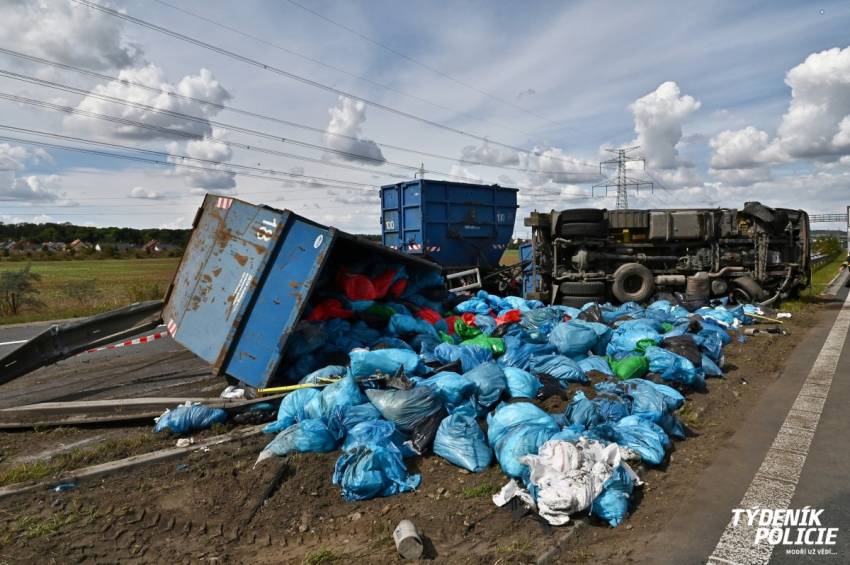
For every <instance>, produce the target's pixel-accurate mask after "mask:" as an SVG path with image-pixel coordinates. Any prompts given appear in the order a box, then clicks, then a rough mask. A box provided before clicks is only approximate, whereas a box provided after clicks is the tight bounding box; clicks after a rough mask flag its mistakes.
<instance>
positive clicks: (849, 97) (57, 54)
mask: <svg viewBox="0 0 850 565" xmlns="http://www.w3.org/2000/svg"><path fill="white" fill-rule="evenodd" d="M93 1H95V2H97V3H100V4H104V5H107V6H110V7H113V8H116V9H119V10H122V11H124V12H125V13H127V14H129V15H131V16H135V17H138V18H141V19H144V20H146V21H149V22H152V23H154V24H158V25H161V26H164V27H167V28H169V29H173V30H175V31H179V32H180V33H183V34H186V35H190V36H193V37H197V38H198V39H201V40H203V41H206V42H209V43H212V44H215V45H216V46H219V47H222V48H224V49H228V50H231V51H234V52H236V53H239V54H241V55H244V56H247V57H251V58H254V59H257V60H260V61H262V62H265V63H268V64H272V65H274V66H276V67H279V68H282V69H285V70H286V71H288V72H291V73H295V74H298V75H300V76H303V77H306V78H308V79H310V80H314V81H317V82H321V83H323V84H326V85H330V86H333V87H335V88H338V89H340V90H343V91H346V92H349V93H352V94H354V95H356V96H360V97H363V98H366V99H369V100H370V101H373V102H375V103H376V104H380V105H384V106H388V107H392V108H394V109H397V110H400V111H403V112H406V113H408V114H413V115H415V116H418V117H422V118H425V119H427V120H432V121H434V122H439V123H441V124H445V125H447V126H450V127H451V128H454V129H458V130H463V131H468V132H472V133H474V134H476V135H477V136H480V137H486V138H488V139H490V140H492V141H493V142H499V143H503V144H505V145H507V146H511V147H515V148H522V149H525V150H529V151H530V150H533V149H534V150H535V151H536V153H534V154H532V155H529V154H528V153H525V152H519V151H515V150H512V149H508V148H506V147H504V146H498V145H493V144H492V143H491V144H489V145H488V144H485V143H483V142H482V141H481V140H480V139H475V138H470V137H464V136H462V135H458V134H457V133H454V132H450V131H446V130H444V129H440V128H437V127H432V126H429V125H426V124H424V123H422V122H420V121H416V120H412V119H409V118H405V117H402V116H399V115H397V114H394V113H391V112H387V111H385V110H382V109H380V108H378V107H377V106H375V105H368V104H367V105H359V104H357V103H355V102H354V101H351V100H342V99H340V98H339V97H338V96H337V95H335V94H333V93H330V92H327V91H325V90H321V89H317V88H314V87H311V86H308V85H305V84H302V83H299V82H296V81H292V80H290V79H287V78H285V77H281V76H278V75H276V74H273V73H270V72H266V71H263V70H262V69H258V68H256V67H253V66H250V65H246V64H244V63H242V62H239V61H235V60H233V59H231V58H227V57H224V56H222V55H220V54H217V53H213V52H211V51H209V50H206V49H203V48H201V47H198V46H195V45H190V44H187V43H185V42H181V41H179V40H177V39H174V38H170V37H165V36H163V35H161V34H158V33H156V32H154V31H151V30H147V29H144V28H141V27H139V26H137V25H134V24H132V23H129V22H125V21H122V20H120V19H118V18H115V17H113V16H110V15H108V14H103V13H100V12H97V11H95V10H93V9H92V8H89V7H86V6H83V5H80V4H78V3H74V2H72V1H71V0H15V1H13V2H7V3H4V4H3V5H2V6H0V19H2V20H3V21H4V22H8V25H4V26H3V29H2V30H0V47H3V48H6V49H12V50H15V51H19V52H22V53H25V54H28V55H35V56H38V57H42V58H45V59H49V60H53V61H58V62H60V63H66V64H70V65H74V66H76V67H80V68H84V69H88V70H92V71H96V72H98V73H101V74H105V75H109V76H118V74H119V73H121V75H122V77H124V78H126V79H129V80H131V81H133V82H136V83H142V84H147V85H149V86H153V87H157V88H159V87H160V86H163V87H165V88H166V89H173V88H176V89H178V91H179V92H182V93H184V94H185V93H188V95H190V96H192V97H194V98H199V99H204V100H211V101H214V102H216V103H222V104H225V105H228V106H232V107H236V108H242V109H246V110H250V111H252V112H256V113H260V114H263V115H268V116H273V117H275V118H279V119H283V120H288V121H292V122H298V123H299V124H303V125H306V126H310V127H313V128H318V129H320V130H328V131H330V132H331V135H322V134H319V133H315V132H309V131H305V130H303V129H298V128H291V127H288V126H284V125H282V124H280V123H275V122H270V121H268V120H264V119H258V118H251V117H247V116H245V115H243V114H239V113H235V112H233V111H230V110H228V109H224V110H221V111H219V110H216V109H211V108H210V107H209V106H204V105H202V104H197V103H193V102H187V101H185V100H184V101H182V102H180V101H179V100H176V99H174V98H169V97H168V96H166V95H156V94H154V93H152V92H150V91H149V90H144V89H139V88H135V87H133V86H127V85H123V86H122V85H120V84H117V83H110V82H109V81H107V80H102V79H93V78H91V77H86V76H82V75H80V74H78V73H74V72H67V71H59V70H56V69H55V68H51V67H49V66H45V65H43V64H37V63H32V62H24V61H22V60H21V59H19V58H16V57H13V56H9V55H4V54H0V69H2V70H4V71H12V72H16V73H21V74H24V75H29V76H34V77H37V78H40V79H43V80H50V81H53V82H57V83H61V84H65V85H71V86H73V87H76V88H79V89H83V90H84V91H93V92H94V93H100V94H105V95H108V96H113V97H117V98H120V99H128V100H135V101H136V102H138V103H142V104H146V105H149V106H156V107H158V108H164V109H170V110H172V111H178V112H182V113H185V114H191V115H198V116H206V117H209V118H210V119H212V120H214V121H218V122H223V123H225V124H228V125H237V126H240V127H243V128H251V129H256V130H262V131H265V132H269V133H274V134H275V135H279V136H281V137H286V138H291V139H295V140H300V141H304V142H308V143H310V144H313V145H317V146H321V147H325V148H328V149H331V150H335V151H337V153H331V152H327V151H321V150H317V149H307V148H304V147H291V146H290V144H286V143H281V142H275V141H273V140H267V139H258V138H256V137H255V136H252V135H248V134H245V133H240V132H236V131H227V130H226V128H220V127H215V126H214V125H212V124H208V123H198V122H197V121H194V122H192V121H185V120H184V121H181V120H180V119H179V117H171V118H168V117H163V115H162V114H161V113H160V114H157V113H155V112H145V111H142V110H139V109H138V108H137V109H133V108H128V107H127V106H126V105H121V104H116V103H114V102H108V101H104V100H102V99H97V98H94V97H93V96H91V95H90V96H81V95H78V94H72V93H68V92H64V91H58V90H55V89H51V88H47V87H45V86H38V85H33V84H27V83H22V82H20V81H16V80H12V79H10V78H4V77H0V92H2V93H4V94H13V95H17V96H24V97H26V98H31V99H36V100H42V101H49V102H52V103H54V104H60V105H63V106H69V107H73V108H78V109H82V110H87V111H95V112H98V113H101V114H106V115H111V116H122V117H124V118H127V119H132V120H134V121H139V122H142V123H145V124H149V125H154V126H157V127H165V128H169V129H172V128H173V129H179V130H181V131H189V132H190V134H192V135H196V136H200V139H197V140H194V141H192V140H191V139H190V138H186V137H183V136H177V135H169V134H161V133H160V134H157V135H153V134H152V133H151V131H150V130H146V129H144V128H137V127H134V126H125V127H123V128H120V129H119V128H118V127H117V126H116V125H115V124H114V123H110V122H104V121H101V120H96V119H93V118H90V117H84V116H82V117H81V116H67V115H64V114H62V113H57V112H52V111H49V110H45V109H40V108H34V107H32V106H29V105H27V104H20V103H15V102H9V101H6V100H0V124H3V125H13V126H16V127H23V128H29V129H34V130H39V131H47V132H54V133H61V134H63V135H69V136H74V137H79V138H84V139H89V140H100V141H107V142H111V143H118V144H122V145H127V146H133V147H137V148H144V149H148V150H153V151H158V152H166V153H171V154H173V155H189V156H191V157H194V158H199V159H207V160H208V161H223V162H226V163H229V164H237V165H245V166H252V167H262V168H269V169H274V170H277V171H288V172H290V173H292V174H294V175H299V174H304V175H311V176H321V177H326V178H333V179H337V180H339V181H346V182H356V183H363V185H370V186H373V187H375V186H377V185H379V184H382V183H387V182H395V181H396V180H398V179H397V178H396V176H397V175H400V174H401V175H409V174H410V172H409V171H408V170H405V169H401V168H399V167H396V166H395V165H392V164H390V163H384V164H382V165H379V164H376V163H375V161H374V160H372V161H367V160H362V159H353V160H352V159H350V158H349V159H346V158H344V157H342V156H341V155H340V154H339V153H338V152H339V151H343V152H346V153H348V154H349V155H350V154H352V153H354V154H366V155H373V156H374V155H379V156H381V157H383V158H384V159H386V160H387V161H391V162H393V163H403V164H407V165H411V166H418V165H419V164H420V163H422V162H424V164H425V167H426V169H428V170H433V171H437V172H440V173H450V174H452V175H455V176H459V177H464V178H468V179H471V180H480V181H482V182H499V183H501V184H510V185H515V186H518V187H520V190H521V191H520V205H521V210H520V214H519V215H518V217H519V218H520V219H519V221H518V230H519V231H521V230H522V228H521V223H522V222H521V218H522V216H524V215H525V214H526V213H527V212H528V211H530V210H531V209H534V208H539V209H549V208H558V207H572V206H594V207H605V206H613V201H612V200H611V199H600V198H590V196H589V195H590V185H591V184H593V182H598V181H599V180H600V179H594V178H593V176H592V175H593V172H594V169H595V168H596V165H595V164H596V163H598V161H599V160H600V159H603V158H607V154H606V153H605V151H604V149H605V148H610V147H616V146H621V145H626V144H635V143H638V144H641V145H642V149H641V151H642V153H643V155H644V156H645V157H646V159H647V165H648V171H647V172H646V174H647V176H648V177H649V176H651V177H652V178H654V179H656V180H657V181H660V184H661V185H663V188H661V187H659V188H657V189H656V190H655V192H654V193H649V192H647V191H643V190H642V191H641V194H640V195H635V196H634V198H632V205H633V206H635V207H637V206H643V207H665V206H684V205H689V206H706V205H729V206H734V205H740V204H741V203H742V202H744V201H745V200H753V199H761V200H762V201H764V202H767V203H769V204H772V205H778V206H787V207H795V208H798V207H805V208H807V209H809V210H810V211H812V212H829V211H837V210H839V209H841V208H842V207H843V206H844V205H846V204H847V203H848V202H850V118H847V119H846V121H842V120H844V119H845V117H846V116H847V115H848V114H850V33H848V31H847V30H850V4H847V3H846V2H740V1H738V2H640V3H626V2H598V1H594V2H589V1H588V2H525V3H516V2H493V1H486V2H485V1H465V2H451V3H449V2H443V3H436V2H424V1H422V2H405V3H402V2H389V1H346V2H342V1H308V0H297V2H298V3H301V4H302V5H304V6H306V7H307V8H309V10H313V11H315V12H316V13H318V14H321V15H322V16H324V17H326V18H328V19H331V20H333V21H336V22H339V23H342V24H343V25H345V26H347V27H349V28H350V29H351V30H355V31H356V33H352V32H351V31H350V30H346V29H342V28H341V27H339V26H336V25H334V24H332V23H330V22H328V21H326V20H323V19H322V18H321V17H319V16H317V15H315V14H312V13H310V12H309V11H306V10H304V9H301V8H299V7H298V6H296V5H294V4H293V3H290V2H288V1H271V0H269V1H259V0H245V1H243V2H239V3H232V2H202V1H195V0H187V1H182V2H180V3H179V6H180V7H181V8H182V9H184V10H188V11H190V12H194V13H196V14H198V15H201V16H203V17H204V18H206V20H203V19H199V18H197V17H193V16H192V15H190V14H187V13H184V12H181V11H178V10H175V9H173V8H172V7H169V6H168V5H166V4H164V3H160V2H156V1H151V0H113V1H112V2H111V3H108V4H107V3H106V2H105V0H93ZM168 1H169V3H171V2H175V3H176V2H177V0H168ZM175 5H176V4H175ZM211 22H217V23H219V24H224V25H227V26H230V27H232V28H234V29H235V30H238V31H241V32H243V34H249V35H252V36H255V37H256V38H259V39H261V40H263V41H265V42H266V43H263V42H261V41H257V40H256V39H252V38H249V37H246V36H245V35H240V34H239V33H236V32H234V31H233V30H228V29H223V28H222V27H220V26H216V25H215V24H214V23H211ZM357 34H360V35H357ZM361 36H365V37H366V38H368V39H364V37H361ZM269 43H271V44H274V45H269ZM378 43H380V44H383V45H385V46H387V47H389V49H386V48H383V47H381V46H379V45H378ZM392 51H395V53H394V52H392ZM297 54H300V55H302V56H298V55H297ZM308 58H309V59H312V61H310V60H307V59H308ZM411 59H412V60H411ZM202 69H205V70H204V71H202ZM792 70H793V71H792ZM434 71H436V72H434ZM446 75H448V76H449V77H452V78H453V79H456V80H452V79H451V78H447V76H446ZM357 76H359V77H365V78H366V79H367V80H366V81H364V80H361V79H358V78H355V77H357ZM375 83H378V84H380V85H384V86H385V87H386V88H385V87H382V86H379V85H376V84H375ZM465 85H471V86H472V88H470V87H469V86H465ZM484 93H488V94H489V95H488V94H484ZM409 95H412V96H409ZM497 98H498V100H497ZM332 112H333V113H332ZM0 135H6V136H12V137H19V138H20V137H26V138H28V139H30V140H32V141H36V142H39V141H45V138H44V137H41V136H38V135H28V136H25V135H22V134H18V133H10V132H8V131H3V130H0ZM845 138H846V139H845ZM221 140H228V141H229V142H232V143H236V144H240V145H242V144H245V145H250V146H251V147H256V146H261V147H266V148H268V149H271V150H273V151H286V152H290V153H293V154H298V155H302V156H305V157H309V158H311V159H314V160H318V161H319V162H314V161H301V160H298V159H292V158H289V157H282V156H280V155H269V154H268V153H257V152H255V151H252V150H246V149H243V148H240V147H234V146H230V147H228V146H226V145H222V144H221V143H220V141H221ZM53 142H55V143H68V142H62V141H58V142H57V141H55V140H54V141H53ZM374 142H377V143H378V144H389V145H395V146H402V147H405V148H409V149H414V150H418V151H422V152H427V153H436V154H440V155H443V156H447V157H450V158H452V159H454V161H453V160H451V159H437V158H433V157H430V156H423V155H416V154H412V153H409V152H404V151H398V150H395V149H392V148H387V147H385V145H375V143H374ZM76 145H79V144H76ZM126 154H132V153H126ZM462 156H465V158H466V160H467V161H469V160H475V161H476V162H485V163H490V166H482V165H469V164H468V163H460V162H458V161H457V160H458V159H461V158H462ZM192 162H193V163H195V164H196V165H197V164H203V163H202V162H198V161H192ZM340 165H342V166H340ZM500 165H501V166H500ZM505 165H507V168H505ZM204 166H211V165H209V163H208V162H207V164H205V165H204ZM228 166H229V165H228ZM222 167H224V166H221V167H219V168H222ZM347 167H355V168H357V169H358V170H352V169H351V168H347ZM0 169H3V170H4V171H3V172H0V221H4V222H14V221H45V220H51V219H55V220H59V221H66V220H67V221H72V222H74V223H91V224H94V225H131V226H137V227H140V226H181V227H184V226H188V225H189V224H190V222H191V218H192V217H193V215H194V209H195V208H196V207H197V206H198V204H199V203H200V200H201V198H202V195H203V193H204V192H220V193H223V194H229V195H233V196H236V197H241V198H244V199H246V200H250V201H254V202H264V203H267V204H270V205H272V206H277V207H287V208H291V209H293V210H295V211H297V212H300V213H302V214H304V215H306V216H308V217H311V218H313V219H315V220H317V221H320V222H323V223H328V224H334V225H337V226H339V227H342V228H344V229H349V230H353V231H374V229H375V227H376V226H377V221H376V218H377V217H378V203H377V202H378V200H377V188H371V189H370V188H368V187H367V186H360V187H358V188H357V189H343V188H336V187H335V188H329V187H327V186H322V185H320V184H317V183H315V182H309V181H307V180H301V181H299V180H282V179H281V178H276V179H271V180H265V179H263V180H261V179H255V178H250V177H245V176H240V175H238V174H237V175H235V176H234V175H233V174H231V173H229V172H227V171H221V170H218V171H197V170H195V171H189V170H186V169H183V170H180V169H169V168H167V167H158V166H153V165H144V164H140V163H137V162H132V161H122V160H118V159H110V158H105V157H98V156H94V155H88V154H74V153H69V152H65V151H59V150H52V149H51V150H46V151H45V150H36V149H34V146H30V145H24V144H22V143H16V142H10V141H5V142H4V141H0ZM392 175H396V176H392ZM429 176H433V177H434V178H440V175H439V174H430V175H429Z"/></svg>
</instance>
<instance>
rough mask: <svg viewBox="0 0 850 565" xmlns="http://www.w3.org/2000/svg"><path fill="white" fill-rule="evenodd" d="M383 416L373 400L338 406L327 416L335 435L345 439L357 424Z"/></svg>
mask: <svg viewBox="0 0 850 565" xmlns="http://www.w3.org/2000/svg"><path fill="white" fill-rule="evenodd" d="M381 418H382V416H381V413H380V412H379V411H378V409H377V408H375V406H374V405H373V404H372V403H371V402H366V403H365V404H357V405H355V406H352V405H348V406H337V407H336V408H334V409H333V410H332V411H331V413H330V415H329V416H328V418H327V421H328V429H329V430H330V431H331V433H332V434H333V435H334V437H337V438H339V439H343V438H345V436H346V435H348V431H349V430H351V428H353V427H354V426H356V425H357V424H359V423H361V422H372V421H374V420H380V419H381ZM263 431H265V429H264V430H263Z"/></svg>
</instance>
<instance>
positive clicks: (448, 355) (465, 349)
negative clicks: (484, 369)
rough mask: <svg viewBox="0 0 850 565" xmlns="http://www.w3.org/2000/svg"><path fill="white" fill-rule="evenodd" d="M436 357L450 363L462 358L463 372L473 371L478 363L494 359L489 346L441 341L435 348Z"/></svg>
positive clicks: (444, 362) (446, 363)
mask: <svg viewBox="0 0 850 565" xmlns="http://www.w3.org/2000/svg"><path fill="white" fill-rule="evenodd" d="M433 355H434V357H435V358H436V359H437V360H439V361H440V362H441V363H443V364H445V365H448V364H449V363H454V362H455V361H457V360H458V359H460V366H461V370H463V372H466V371H471V370H472V369H474V368H475V367H477V366H478V365H481V364H482V363H486V362H487V361H492V360H493V350H492V349H490V348H489V347H480V346H477V345H453V344H451V343H441V344H439V345H437V346H436V347H435V348H434V350H433Z"/></svg>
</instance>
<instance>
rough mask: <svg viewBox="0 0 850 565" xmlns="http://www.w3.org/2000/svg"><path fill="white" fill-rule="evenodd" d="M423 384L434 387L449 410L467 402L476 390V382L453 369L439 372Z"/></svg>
mask: <svg viewBox="0 0 850 565" xmlns="http://www.w3.org/2000/svg"><path fill="white" fill-rule="evenodd" d="M421 385H422V386H427V387H430V388H432V389H434V392H436V393H437V395H438V396H439V397H440V398H441V399H442V401H443V404H444V405H445V407H446V410H448V411H449V412H452V411H453V410H454V409H455V408H456V407H458V406H460V405H461V404H463V403H464V402H466V400H468V399H469V397H470V396H472V394H473V393H474V392H475V390H476V387H475V383H473V382H472V381H470V380H469V379H467V378H465V377H463V376H461V375H459V374H457V373H453V372H451V371H443V372H440V373H437V374H436V375H434V376H433V377H430V378H427V379H425V380H423V381H422V384H421Z"/></svg>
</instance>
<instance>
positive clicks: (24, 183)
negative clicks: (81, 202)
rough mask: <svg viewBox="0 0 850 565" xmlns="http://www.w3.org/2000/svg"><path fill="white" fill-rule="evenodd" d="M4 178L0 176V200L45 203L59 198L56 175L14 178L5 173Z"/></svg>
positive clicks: (58, 181) (58, 178)
mask: <svg viewBox="0 0 850 565" xmlns="http://www.w3.org/2000/svg"><path fill="white" fill-rule="evenodd" d="M5 176H6V178H5V179H4V177H3V176H0V200H14V201H20V202H45V201H55V200H57V199H58V198H59V197H60V194H59V192H58V190H59V184H60V177H58V176H57V175H28V176H22V177H14V176H12V175H9V174H8V173H7V174H6V175H5Z"/></svg>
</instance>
